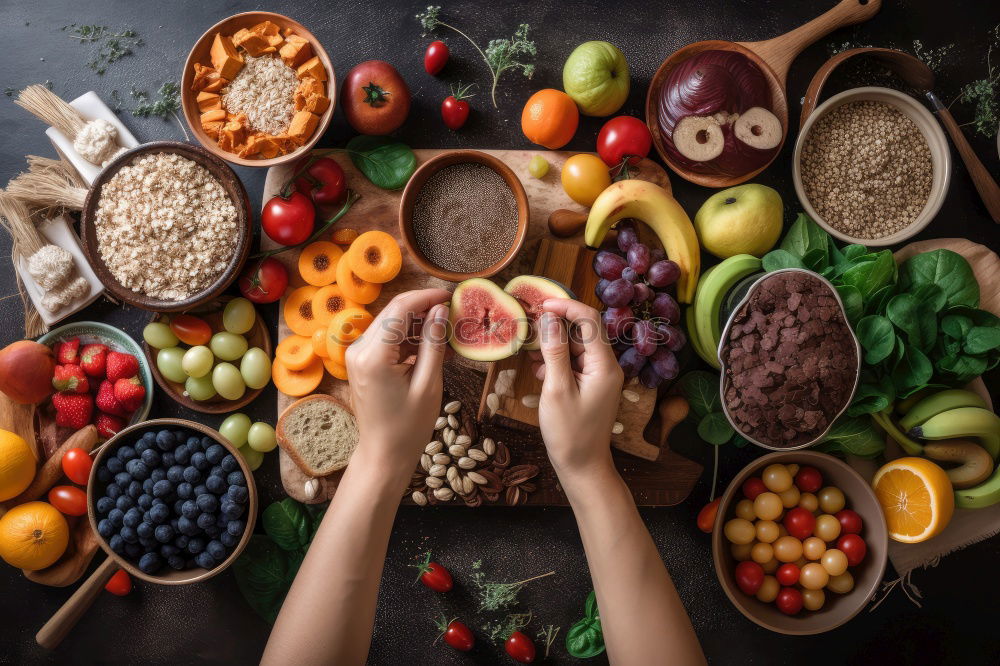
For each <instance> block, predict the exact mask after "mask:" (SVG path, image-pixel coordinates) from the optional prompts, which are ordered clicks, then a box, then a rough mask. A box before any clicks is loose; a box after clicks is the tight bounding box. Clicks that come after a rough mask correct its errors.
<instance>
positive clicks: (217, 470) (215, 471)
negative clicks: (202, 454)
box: [208, 465, 226, 478]
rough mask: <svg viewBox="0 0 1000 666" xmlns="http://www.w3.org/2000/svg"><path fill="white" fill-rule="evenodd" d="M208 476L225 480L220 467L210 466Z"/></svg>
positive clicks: (223, 472) (224, 473)
mask: <svg viewBox="0 0 1000 666" xmlns="http://www.w3.org/2000/svg"><path fill="white" fill-rule="evenodd" d="M208 475H209V476H218V477H222V478H225V476H226V472H225V471H224V470H223V469H222V465H212V469H210V470H208Z"/></svg>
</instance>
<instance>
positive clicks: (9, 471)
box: [0, 430, 36, 502]
mask: <svg viewBox="0 0 1000 666" xmlns="http://www.w3.org/2000/svg"><path fill="white" fill-rule="evenodd" d="M35 464H36V460H35V452H34V451H32V450H31V447H30V446H28V443H27V442H26V441H24V439H23V438H22V437H21V436H20V435H18V434H17V433H13V432H10V431H9V430H0V502H6V501H7V500H9V499H13V498H15V497H17V496H18V495H20V494H21V493H22V492H24V490H25V488H27V487H28V486H29V485H31V482H32V480H34V478H35Z"/></svg>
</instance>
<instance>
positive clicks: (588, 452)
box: [531, 298, 624, 482]
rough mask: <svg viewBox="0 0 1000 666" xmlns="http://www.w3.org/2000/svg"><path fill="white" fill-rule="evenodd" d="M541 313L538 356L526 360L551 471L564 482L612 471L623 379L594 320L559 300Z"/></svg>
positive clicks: (590, 311) (593, 313) (579, 306)
mask: <svg viewBox="0 0 1000 666" xmlns="http://www.w3.org/2000/svg"><path fill="white" fill-rule="evenodd" d="M542 308H543V310H544V312H543V314H542V317H541V318H540V319H539V322H538V335H539V343H540V345H541V352H531V354H532V358H533V359H534V363H532V368H533V370H534V371H535V376H536V377H538V378H539V379H540V380H542V393H541V397H540V400H539V405H538V422H539V425H540V426H541V430H542V438H543V439H544V440H545V448H546V449H547V450H548V453H549V459H550V460H551V461H552V466H553V467H554V468H555V470H556V474H558V475H559V478H560V479H561V480H563V481H564V482H565V481H567V480H568V479H567V478H566V477H570V478H572V477H576V476H581V475H587V474H589V473H591V472H598V471H606V470H608V469H613V467H614V465H613V463H612V460H611V428H612V426H613V425H614V422H615V415H616V414H617V413H618V403H619V400H620V396H621V390H622V382H623V381H624V373H623V372H622V369H621V367H620V366H619V365H618V361H617V360H616V359H615V355H614V352H613V351H612V350H611V345H610V344H609V343H608V341H607V339H606V337H605V335H606V334H605V330H604V326H603V325H602V324H601V320H600V315H599V314H598V313H597V310H595V309H594V308H592V307H589V306H587V305H584V304H583V303H580V302H579V301H573V300H569V299H564V298H553V299H549V300H547V301H545V303H544V304H543V305H542ZM567 323H568V324H569V329H567V326H566V324H567Z"/></svg>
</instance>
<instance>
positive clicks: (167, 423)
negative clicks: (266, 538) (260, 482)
mask: <svg viewBox="0 0 1000 666" xmlns="http://www.w3.org/2000/svg"><path fill="white" fill-rule="evenodd" d="M163 427H167V428H182V429H186V430H193V431H194V432H196V433H198V434H200V435H207V436H208V437H211V438H212V439H213V440H215V441H216V442H218V443H219V444H221V445H222V446H223V447H225V449H226V451H228V452H229V453H231V454H232V455H233V456H234V457H235V458H236V461H237V462H238V463H239V465H240V470H241V471H242V472H243V476H244V477H245V478H246V480H247V490H248V491H249V497H248V498H247V505H246V513H245V514H244V516H245V520H246V528H245V529H244V530H243V536H242V538H240V541H239V543H238V544H236V547H235V548H233V550H232V552H231V553H229V556H228V557H227V558H226V559H225V560H223V561H222V562H220V563H219V564H218V565H216V566H215V567H213V568H212V569H204V568H201V567H196V568H194V569H183V570H181V571H176V570H174V569H169V568H168V569H167V570H162V571H161V573H158V574H156V575H150V574H147V573H144V572H143V571H141V570H140V569H139V567H138V565H137V564H136V563H133V562H132V561H131V560H130V559H128V558H127V557H125V556H123V555H119V554H118V553H116V552H114V551H113V550H111V546H110V545H109V544H108V542H107V540H106V539H105V538H104V537H102V536H101V535H100V533H99V532H98V531H97V522H98V521H97V510H96V508H95V504H96V503H97V494H98V488H100V489H101V490H103V488H104V487H105V485H106V484H103V483H101V482H100V481H98V480H97V470H98V468H99V467H100V465H101V462H102V461H103V460H104V459H105V458H106V457H108V456H109V455H112V453H113V452H115V451H117V450H118V448H119V447H120V446H122V445H123V444H127V443H131V442H134V441H135V440H136V439H137V438H138V437H140V436H142V434H143V433H144V432H146V431H147V430H155V429H159V428H163ZM257 501H258V500H257V486H256V485H255V484H254V478H253V472H252V471H250V467H249V466H248V465H247V463H246V460H244V459H243V456H242V455H241V454H240V453H239V451H237V450H236V447H235V446H233V445H232V444H231V443H230V442H229V440H228V439H226V438H225V437H223V436H222V435H220V434H219V433H218V431H216V430H213V429H211V428H209V427H207V426H203V425H201V424H200V423H195V422H194V421H187V420H184V419H153V420H151V421H145V422H143V423H137V424H136V425H133V426H129V427H128V428H125V429H124V430H122V431H121V432H119V433H118V434H117V435H115V436H114V437H112V438H111V439H109V440H108V441H107V442H106V443H105V444H104V446H102V447H101V448H100V450H99V451H98V452H97V455H96V456H94V466H93V467H92V468H91V470H90V480H89V482H88V483H87V517H88V518H89V519H90V527H91V528H92V529H93V530H94V534H95V535H96V536H97V540H98V543H99V544H100V546H101V548H103V549H104V552H106V553H107V554H108V558H109V560H111V561H113V562H114V563H115V564H116V565H117V566H118V567H119V568H122V569H125V570H126V571H128V572H129V574H130V575H132V576H135V577H136V578H139V579H141V580H145V581H148V582H150V583H159V584H161V585H186V584H187V583H198V582H200V581H203V580H208V579H209V578H211V577H212V576H215V575H217V574H219V573H221V572H222V571H224V570H225V569H226V567H228V566H229V565H230V564H232V563H233V562H235V561H236V558H238V557H239V556H240V553H242V552H243V549H244V548H246V545H247V543H248V542H249V541H250V537H251V535H253V527H254V522H255V521H256V520H257ZM113 572H114V571H113V570H111V573H113ZM108 575H109V577H110V573H109V574H108Z"/></svg>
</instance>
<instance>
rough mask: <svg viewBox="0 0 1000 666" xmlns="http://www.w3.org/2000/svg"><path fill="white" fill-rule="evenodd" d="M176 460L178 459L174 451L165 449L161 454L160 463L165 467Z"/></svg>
mask: <svg viewBox="0 0 1000 666" xmlns="http://www.w3.org/2000/svg"><path fill="white" fill-rule="evenodd" d="M175 462H177V461H176V459H174V452H173V451H164V452H163V455H161V456H160V464H161V465H163V466H164V467H170V466H171V465H173V464H174V463H175Z"/></svg>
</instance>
